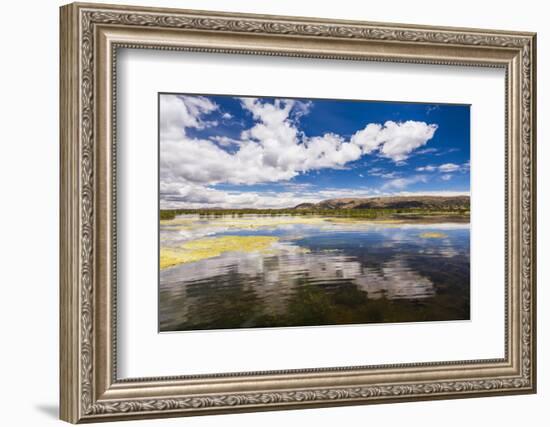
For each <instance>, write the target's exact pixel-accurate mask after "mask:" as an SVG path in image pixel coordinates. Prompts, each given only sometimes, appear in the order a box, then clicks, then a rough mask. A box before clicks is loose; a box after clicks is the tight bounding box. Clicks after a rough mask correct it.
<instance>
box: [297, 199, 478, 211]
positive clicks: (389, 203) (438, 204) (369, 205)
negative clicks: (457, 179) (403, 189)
mask: <svg viewBox="0 0 550 427" xmlns="http://www.w3.org/2000/svg"><path fill="white" fill-rule="evenodd" d="M407 208H409V209H411V208H418V209H443V210H458V209H470V196H452V197H446V196H387V197H369V198H342V199H329V200H323V201H322V202H319V203H300V204H299V205H297V206H295V207H294V209H304V210H305V209H407Z"/></svg>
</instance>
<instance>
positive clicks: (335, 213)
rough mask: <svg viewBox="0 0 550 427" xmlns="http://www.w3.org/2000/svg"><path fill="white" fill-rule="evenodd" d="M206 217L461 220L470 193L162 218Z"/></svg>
mask: <svg viewBox="0 0 550 427" xmlns="http://www.w3.org/2000/svg"><path fill="white" fill-rule="evenodd" d="M185 214H187V215H199V216H205V217H211V216H214V217H217V216H235V217H241V216H244V215H265V216H281V215H292V216H311V215H316V216H324V217H346V218H357V219H371V220H383V219H391V220H403V221H415V220H416V221H418V220H423V221H437V222H440V221H459V222H467V221H469V220H470V197H469V196H454V197H445V196H388V197H372V198H342V199H330V200H324V201H322V202H319V203H302V204H300V205H297V206H295V207H290V208H279V209H254V208H244V209H223V208H209V209H207V208H199V209H161V210H160V219H161V220H171V219H174V218H175V217H176V216H178V215H185Z"/></svg>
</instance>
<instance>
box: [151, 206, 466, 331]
mask: <svg viewBox="0 0 550 427" xmlns="http://www.w3.org/2000/svg"><path fill="white" fill-rule="evenodd" d="M159 304H160V306H159V323H160V325H159V326H160V331H188V330H207V329H233V328H259V327H285V326H321V325H344V324H365V323H388V322H424V321H450V320H467V319H469V318H470V226H469V223H452V222H448V223H422V222H419V221H414V222H405V221H390V220H386V221H383V220H380V221H372V220H364V219H352V218H338V217H322V216H314V215H307V216H291V215H281V216H265V215H240V216H216V217H214V216H208V217H206V216H202V217H201V216H199V215H180V216H178V217H176V218H175V219H173V220H162V221H161V223H160V283H159Z"/></svg>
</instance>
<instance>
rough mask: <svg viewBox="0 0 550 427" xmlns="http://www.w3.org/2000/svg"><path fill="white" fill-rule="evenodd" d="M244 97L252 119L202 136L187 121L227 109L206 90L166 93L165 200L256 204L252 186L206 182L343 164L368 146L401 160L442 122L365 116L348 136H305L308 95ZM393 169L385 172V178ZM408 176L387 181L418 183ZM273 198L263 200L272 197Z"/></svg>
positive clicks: (283, 177) (251, 180)
mask: <svg viewBox="0 0 550 427" xmlns="http://www.w3.org/2000/svg"><path fill="white" fill-rule="evenodd" d="M240 101H241V106H242V108H243V109H244V110H245V111H247V112H248V113H249V114H250V115H251V117H252V118H253V119H254V124H253V125H252V126H251V127H250V128H248V129H245V130H244V131H242V133H241V134H240V135H239V137H238V138H230V137H228V136H224V135H213V136H209V139H203V138H197V137H193V136H192V135H193V134H192V133H191V134H190V132H186V129H189V130H190V129H204V128H206V127H211V126H215V123H216V121H215V120H213V119H212V117H213V116H216V115H217V116H219V117H222V118H223V117H224V116H226V113H223V112H220V111H219V106H218V105H216V104H215V103H214V102H213V101H211V100H210V99H208V98H207V97H202V96H180V95H162V96H161V99H160V147H161V155H160V175H161V183H162V184H163V185H165V186H168V187H170V188H172V190H170V191H169V192H166V191H165V192H164V193H163V195H162V197H164V198H165V199H164V200H166V201H169V200H172V201H173V202H174V203H175V202H179V201H183V200H185V201H187V202H188V203H190V204H197V203H198V204H200V203H206V204H219V205H220V206H221V205H240V204H241V203H243V204H246V203H249V204H255V203H258V199H257V197H261V196H260V195H258V194H257V195H256V196H255V197H256V198H252V196H251V194H250V193H248V195H247V196H246V197H245V196H244V195H243V196H242V198H241V196H239V195H236V194H229V193H220V192H219V190H215V189H213V188H211V187H209V186H212V185H216V184H222V183H225V184H235V185H242V184H244V185H252V184H260V183H269V182H272V183H273V182H279V181H288V180H290V179H292V178H294V177H296V176H297V175H299V174H301V173H305V172H308V171H314V170H320V169H326V168H332V169H334V168H346V167H347V165H348V164H349V163H350V162H353V161H356V160H358V159H359V158H361V157H362V156H363V155H367V154H373V155H378V156H381V157H386V158H389V159H392V160H393V161H394V162H396V164H399V163H402V162H403V161H404V160H405V159H407V158H408V156H409V155H410V154H411V153H412V152H413V151H414V150H415V149H417V148H418V147H421V146H423V145H425V144H426V143H427V141H428V140H430V139H431V138H432V137H433V135H434V133H435V131H436V129H437V125H434V124H427V123H424V122H415V121H406V122H402V123H397V122H393V121H387V122H385V123H384V124H383V125H382V124H376V123H370V124H367V125H366V126H365V127H364V128H363V129H361V130H359V131H357V132H356V133H354V134H353V135H352V136H351V138H349V139H346V138H344V137H343V136H341V135H338V134H335V133H325V134H324V135H319V136H307V135H305V134H304V133H303V132H302V131H301V130H300V129H299V121H300V117H301V116H303V115H305V114H308V112H309V110H310V108H311V103H304V102H301V101H296V100H289V99H276V100H274V101H272V102H269V101H262V100H260V99H257V98H241V99H240ZM394 177H395V175H386V176H384V178H387V179H390V178H394ZM400 180H401V181H400ZM410 180H411V178H399V179H394V180H392V181H390V182H389V183H388V184H387V185H388V187H387V188H395V189H400V188H404V187H406V186H407V185H409V184H411V183H413V182H412V181H411V182H409V181H410ZM416 182H418V181H416ZM168 187H166V188H168ZM174 188H176V189H177V191H174ZM281 197H282V196H281ZM268 202H269V201H268V200H264V201H263V203H264V204H268V205H272V204H274V202H269V203H268ZM287 202H288V200H287Z"/></svg>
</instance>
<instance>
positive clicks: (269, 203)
mask: <svg viewBox="0 0 550 427" xmlns="http://www.w3.org/2000/svg"><path fill="white" fill-rule="evenodd" d="M60 51H61V94H60V96H61V98H60V99H61V112H60V122H61V125H60V126H61V127H60V134H61V167H62V168H61V238H60V242H61V248H60V251H61V283H60V286H61V288H60V292H61V304H60V305H61V313H60V316H61V319H60V324H61V335H60V336H61V349H60V372H61V378H60V383H61V411H60V412H61V418H62V419H63V420H65V421H69V422H72V423H78V422H94V421H112V420H123V419H130V418H154V417H170V416H185V415H201V414H215V413H227V412H243V411H259V410H276V409H287V408H288V409H291V408H307V407H319V406H331V405H352V404H369V403H385V402H401V401H410V400H430V399H443V398H462V397H479V396H488V395H497V394H520V393H534V392H535V390H536V339H535V337H536V336H535V326H536V321H535V320H536V319H535V314H536V312H535V307H536V305H535V291H536V289H535V278H536V270H535V268H536V263H535V261H536V258H535V246H536V245H535V236H536V218H535V212H536V205H535V202H536V183H535V176H536V173H535V131H536V129H535V121H536V118H535V105H536V103H535V82H536V78H535V71H536V62H535V59H536V55H535V52H536V47H535V34H533V33H519V32H510V31H495V30H479V29H459V28H438V27H423V26H412V25H401V24H381V23H369V22H354V21H332V20H323V19H314V18H296V17H281V16H263V15H244V14H231V13H218V12H202V11H189V10H174V9H158V8H142V7H128V6H110V5H94V4H78V3H76V4H70V5H67V6H63V7H62V8H61V49H60Z"/></svg>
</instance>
